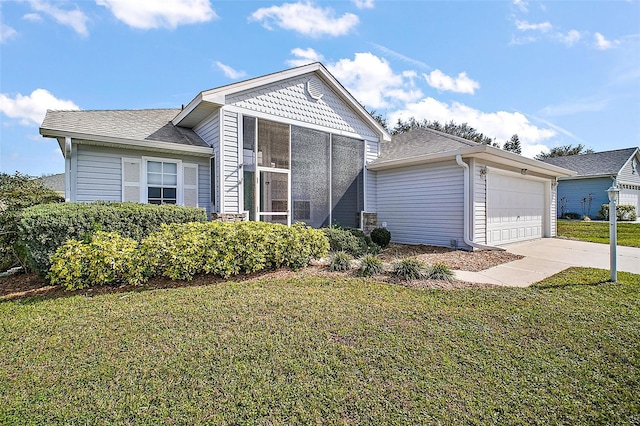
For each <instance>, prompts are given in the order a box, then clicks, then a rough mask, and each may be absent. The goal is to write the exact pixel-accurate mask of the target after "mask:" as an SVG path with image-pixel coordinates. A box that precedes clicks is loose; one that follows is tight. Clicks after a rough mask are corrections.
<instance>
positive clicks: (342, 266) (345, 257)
mask: <svg viewBox="0 0 640 426" xmlns="http://www.w3.org/2000/svg"><path fill="white" fill-rule="evenodd" d="M352 261H353V256H351V255H350V254H349V253H345V252H343V251H339V252H336V253H333V254H332V255H331V258H330V260H329V270H330V271H348V270H349V269H351V262H352Z"/></svg>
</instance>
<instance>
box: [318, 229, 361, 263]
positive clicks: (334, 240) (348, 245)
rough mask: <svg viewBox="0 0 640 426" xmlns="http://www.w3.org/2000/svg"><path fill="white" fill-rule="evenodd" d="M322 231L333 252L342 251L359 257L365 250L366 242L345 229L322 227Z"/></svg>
mask: <svg viewBox="0 0 640 426" xmlns="http://www.w3.org/2000/svg"><path fill="white" fill-rule="evenodd" d="M322 232H324V235H325V236H326V237H327V239H328V240H329V247H330V250H331V251H333V252H340V251H344V252H346V253H349V254H350V255H351V256H353V257H360V256H362V255H363V254H365V253H366V252H367V249H368V247H367V242H366V241H365V240H364V239H360V238H358V237H357V236H356V235H354V234H353V232H351V231H349V230H347V229H342V228H322ZM363 235H364V234H363Z"/></svg>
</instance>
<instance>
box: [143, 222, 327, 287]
mask: <svg viewBox="0 0 640 426" xmlns="http://www.w3.org/2000/svg"><path fill="white" fill-rule="evenodd" d="M328 249H329V243H328V241H327V239H326V238H325V236H324V234H323V233H322V232H320V231H318V230H316V229H312V228H309V227H307V226H305V225H302V224H301V225H298V224H296V225H293V226H291V227H287V226H285V225H280V224H271V223H266V222H237V223H221V222H207V223H186V224H172V225H163V226H162V229H161V230H160V231H159V232H156V233H153V234H152V235H150V236H149V237H147V238H145V239H144V240H143V241H142V243H141V245H140V250H141V252H142V262H141V267H142V269H143V274H144V276H154V275H164V276H166V277H169V278H172V279H181V280H184V279H186V280H190V279H192V278H193V276H194V275H195V274H198V273H205V274H214V275H220V276H222V277H229V276H231V275H237V274H239V273H251V272H257V271H262V270H265V269H274V268H280V267H283V266H288V267H291V268H293V269H297V268H300V267H302V266H306V265H308V264H309V262H310V261H311V259H313V258H320V257H324V256H326V254H327V251H328Z"/></svg>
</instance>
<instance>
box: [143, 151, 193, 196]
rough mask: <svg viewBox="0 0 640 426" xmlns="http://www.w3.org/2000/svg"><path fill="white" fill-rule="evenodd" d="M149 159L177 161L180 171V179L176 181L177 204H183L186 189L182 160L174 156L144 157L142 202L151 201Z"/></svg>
mask: <svg viewBox="0 0 640 426" xmlns="http://www.w3.org/2000/svg"><path fill="white" fill-rule="evenodd" d="M149 161H159V162H162V163H175V164H176V165H177V167H176V168H177V171H178V181H177V183H176V204H177V205H180V206H183V205H184V200H183V197H184V189H183V182H182V160H176V159H174V158H161V157H144V156H143V157H142V180H141V182H140V185H141V191H140V198H141V202H143V203H147V204H148V203H149V184H148V182H147V163H148V162H149Z"/></svg>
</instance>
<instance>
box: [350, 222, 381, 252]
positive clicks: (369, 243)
mask: <svg viewBox="0 0 640 426" xmlns="http://www.w3.org/2000/svg"><path fill="white" fill-rule="evenodd" d="M346 230H347V231H349V232H351V233H352V234H353V235H354V236H355V237H356V238H357V239H358V240H360V246H361V247H363V246H365V247H366V251H365V253H364V254H366V253H369V254H378V253H380V246H379V245H378V244H376V243H374V242H373V240H371V237H370V236H368V235H367V234H365V233H364V232H362V231H361V230H360V229H355V228H346Z"/></svg>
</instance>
